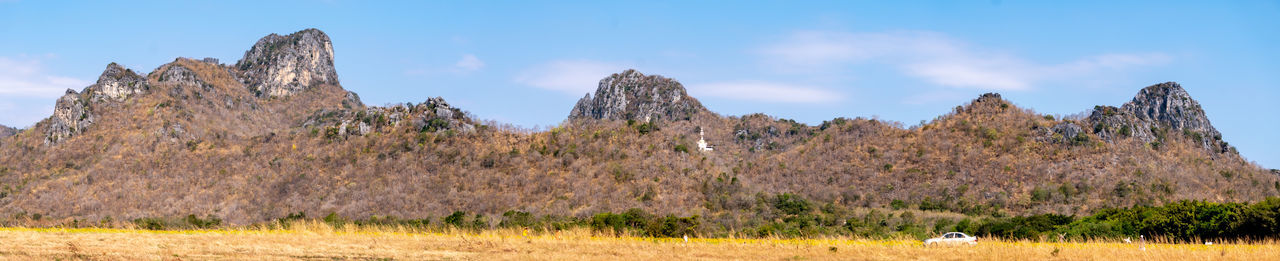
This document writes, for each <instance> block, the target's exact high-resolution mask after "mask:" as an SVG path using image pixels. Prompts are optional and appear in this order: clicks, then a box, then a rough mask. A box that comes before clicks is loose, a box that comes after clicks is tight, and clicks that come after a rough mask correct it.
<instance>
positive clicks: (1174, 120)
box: [1088, 82, 1231, 152]
mask: <svg viewBox="0 0 1280 261" xmlns="http://www.w3.org/2000/svg"><path fill="white" fill-rule="evenodd" d="M1088 119H1089V121H1090V122H1091V123H1093V125H1094V126H1093V132H1094V133H1098V134H1099V136H1101V137H1102V138H1103V139H1105V140H1107V141H1114V140H1115V139H1117V138H1123V137H1134V138H1138V139H1141V140H1142V141H1143V142H1146V143H1151V142H1162V140H1161V138H1160V135H1157V134H1158V133H1157V132H1166V133H1168V132H1172V133H1176V134H1182V135H1186V136H1188V138H1191V140H1192V141H1194V142H1197V143H1200V145H1201V147H1203V148H1205V149H1208V150H1212V151H1219V152H1228V151H1230V149H1231V148H1230V146H1228V145H1227V144H1226V142H1223V141H1222V134H1221V133H1219V132H1218V130H1217V129H1216V128H1214V127H1213V125H1212V124H1210V123H1209V117H1208V116H1206V115H1205V113H1204V109H1203V108H1201V107H1200V103H1199V102H1196V100H1195V99H1192V98H1191V95H1190V94H1188V93H1187V91H1186V90H1185V89H1183V88H1182V86H1181V85H1179V84H1178V83H1176V82H1166V83H1160V84H1156V85H1151V86H1147V87H1146V88H1142V90H1140V91H1138V94H1137V95H1136V96H1134V97H1133V100H1131V101H1129V102H1127V103H1125V104H1124V105H1122V106H1121V107H1119V108H1117V107H1112V106H1097V107H1094V110H1093V112H1092V113H1090V115H1089V118H1088Z"/></svg>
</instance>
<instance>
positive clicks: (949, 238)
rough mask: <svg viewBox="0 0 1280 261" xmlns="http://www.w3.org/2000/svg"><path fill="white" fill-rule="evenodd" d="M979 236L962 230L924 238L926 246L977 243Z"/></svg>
mask: <svg viewBox="0 0 1280 261" xmlns="http://www.w3.org/2000/svg"><path fill="white" fill-rule="evenodd" d="M977 244H978V238H977V237H972V236H969V235H965V234H964V233H960V232H951V233H946V234H943V235H942V236H941V237H936V238H930V239H925V240H924V246H940V245H950V246H954V245H970V246H972V245H977Z"/></svg>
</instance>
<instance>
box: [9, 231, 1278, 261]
mask: <svg viewBox="0 0 1280 261" xmlns="http://www.w3.org/2000/svg"><path fill="white" fill-rule="evenodd" d="M1145 248H1146V249H1145V250H1143V249H1140V248H1139V245H1138V244H1130V243H1119V242H1079V243H1039V242H1025V241H1023V242H1002V241H991V240H980V244H979V245H978V246H974V247H939V248H925V247H922V246H921V245H920V242H919V241H915V240H864V239H848V238H823V239H733V238H711V239H702V238H693V239H689V241H688V242H685V241H684V240H683V239H669V238H663V239H658V238H638V237H625V236H622V237H619V236H612V235H601V234H598V233H593V232H591V231H589V230H585V229H580V230H570V231H561V232H552V233H542V234H529V233H528V232H525V231H522V230H494V231H487V232H482V233H478V234H476V233H467V232H462V231H446V232H439V233H423V232H410V231H407V230H404V229H397V228H373V229H369V228H363V229H354V228H344V229H334V228H332V227H329V226H327V225H325V224H323V223H295V224H294V226H292V229H288V230H272V229H242V230H186V231H149V230H133V229H99V228H72V229H63V228H2V229H0V259H4V260H244V259H254V260H477V259H479V260H583V259H590V260H600V259H608V260H616V259H625V260H714V259H729V260H1280V245H1278V244H1275V243H1274V242H1271V243H1267V244H1214V245H1211V246H1210V245H1187V244H1146V245H1145Z"/></svg>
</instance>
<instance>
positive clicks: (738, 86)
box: [689, 81, 843, 103]
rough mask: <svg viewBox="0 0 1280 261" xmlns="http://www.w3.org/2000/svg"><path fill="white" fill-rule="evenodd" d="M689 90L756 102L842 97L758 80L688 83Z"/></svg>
mask: <svg viewBox="0 0 1280 261" xmlns="http://www.w3.org/2000/svg"><path fill="white" fill-rule="evenodd" d="M689 92H690V93H691V95H692V96H694V97H719V98H725V99H734V100H745V101H758V102H780V103H826V102H834V101H839V100H841V99H843V95H841V94H839V93H835V92H832V91H828V90H824V89H820V88H814V87H809V86H801V85H791V84H783V83H771V82H760V81H741V82H717V83H707V84H697V85H690V86H689Z"/></svg>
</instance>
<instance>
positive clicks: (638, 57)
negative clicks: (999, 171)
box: [0, 0, 1280, 168]
mask: <svg viewBox="0 0 1280 261" xmlns="http://www.w3.org/2000/svg"><path fill="white" fill-rule="evenodd" d="M1112 2H1115V1H1072V2H1071V4H1070V5H1056V4H1052V3H1049V1H939V2H932V1H910V2H905V3H901V2H897V1H877V2H858V1H833V2H826V1H689V2H685V1H680V2H667V1H580V2H579V1H574V2H542V1H466V2H464V1H450V2H427V1H413V2H372V1H207V2H206V1H155V2H131V3H116V2H100V1H92V2H89V1H86V2H62V1H56V2H55V1H30V0H16V1H15V0H0V124H5V125H11V126H19V127H23V126H30V125H31V124H34V123H35V122H36V121H38V120H40V119H42V118H45V117H48V115H50V114H51V112H52V107H53V104H54V101H55V100H56V98H57V97H58V96H59V95H61V93H62V92H63V91H64V90H65V89H66V88H75V89H77V90H78V89H80V88H83V87H85V86H87V85H89V84H91V83H92V82H93V81H94V80H96V78H97V76H98V75H99V74H100V73H101V71H102V70H103V69H104V68H105V66H106V64H107V63H110V62H118V63H121V64H123V65H125V66H127V67H129V68H132V69H134V70H137V71H141V72H149V71H151V70H153V69H154V68H156V67H158V66H159V65H161V64H164V63H167V62H170V61H172V60H173V59H174V58H175V57H193V58H202V57H214V58H219V59H221V60H222V62H224V63H234V62H235V61H236V60H238V59H240V57H242V56H243V54H244V51H246V50H248V49H249V47H250V46H252V45H253V43H254V42H255V41H257V39H258V38H260V37H262V36H265V35H267V34H270V33H280V34H287V33H291V32H295V31H298V30H301V29H304V28H312V27H314V28H319V29H321V30H324V31H325V32H326V33H328V34H329V36H330V37H331V38H332V40H333V42H334V51H335V53H336V58H335V60H336V66H337V67H338V74H339V78H340V80H341V82H342V84H343V86H344V87H346V88H347V89H349V90H352V91H355V92H357V93H359V94H360V95H361V97H362V98H363V99H364V101H365V102H366V103H368V104H372V105H382V104H387V103H396V102H421V101H424V100H426V99H427V98H428V97H434V96H442V97H444V98H445V99H446V100H448V101H450V102H451V103H453V104H454V105H457V106H460V107H462V108H463V109H465V110H468V111H471V112H472V113H474V114H475V115H477V116H478V117H480V118H483V119H491V120H497V121H500V122H508V123H514V124H518V125H522V126H525V127H535V126H539V127H546V126H552V125H556V124H559V123H560V122H561V121H562V120H564V118H565V116H566V115H567V114H568V113H569V110H570V108H571V107H572V106H573V104H574V102H575V101H576V100H577V99H579V98H581V97H582V96H583V95H584V94H586V93H587V92H590V91H591V90H593V89H594V88H595V82H596V81H598V80H599V79H600V78H602V77H605V76H607V74H609V73H612V72H617V71H621V70H623V69H625V68H636V69H639V70H640V71H641V72H644V73H646V74H659V75H664V76H668V77H672V78H675V79H677V80H679V81H681V82H682V83H684V84H685V86H686V87H687V88H688V89H689V92H690V93H691V94H692V95H693V96H694V97H696V98H698V99H699V100H701V101H702V102H703V103H704V104H705V105H706V106H707V107H709V108H711V109H712V110H713V111H716V112H718V113H721V114H725V115H742V114H746V113H753V112H763V113H767V114H771V115H775V116H778V117H783V118H793V119H796V120H799V121H802V122H807V123H811V124H816V123H820V122H821V121H823V120H829V119H831V118H834V117H841V116H843V117H858V116H862V117H878V118H881V119H886V120H894V121H900V122H903V123H905V124H906V125H914V124H917V123H919V122H920V121H922V120H930V119H933V118H934V117H935V116H938V115H941V114H943V113H946V112H947V111H948V110H950V108H953V107H955V106H956V105H960V104H963V103H965V102H967V101H969V100H971V99H973V98H975V97H977V96H978V95H979V94H981V93H985V92H999V93H1001V94H1002V95H1003V96H1004V97H1005V98H1006V99H1008V100H1011V101H1013V102H1014V103H1016V104H1018V105H1019V106H1022V107H1026V108H1032V109H1034V110H1036V111H1037V112H1041V113H1048V114H1059V115H1066V114H1074V113H1079V112H1082V111H1084V110H1086V109H1089V108H1092V107H1093V106H1094V105H1114V106H1119V105H1120V104H1123V103H1124V102H1126V101H1128V100H1129V99H1131V98H1132V97H1133V95H1134V94H1136V93H1137V91H1138V90H1139V89H1140V88H1142V87H1145V86H1148V85H1151V84H1156V83H1160V82H1166V81H1176V82H1179V83H1181V84H1182V85H1183V87H1184V88H1186V89H1187V91H1188V92H1190V93H1191V95H1192V96H1193V97H1194V98H1196V99H1197V100H1199V101H1200V103H1201V104H1202V105H1203V107H1204V108H1205V110H1206V111H1207V113H1208V114H1209V117H1210V120H1211V121H1212V122H1213V124H1214V125H1215V126H1216V127H1217V128H1218V129H1219V130H1220V131H1221V132H1222V133H1223V134H1224V139H1226V140H1227V141H1228V142H1230V143H1231V144H1233V145H1235V146H1237V147H1238V148H1239V150H1240V151H1241V153H1242V154H1244V155H1245V157H1247V158H1248V159H1250V160H1254V161H1257V162H1259V163H1260V164H1261V165H1263V166H1266V167H1270V168H1280V139H1277V138H1275V135H1274V134H1275V133H1276V131H1275V130H1277V129H1280V102H1277V101H1280V86H1278V85H1280V84H1278V83H1280V48H1278V47H1277V46H1280V45H1277V44H1276V43H1277V42H1280V18H1277V17H1280V2H1277V1H1230V2H1229V1H1151V2H1141V1H1132V2H1125V3H1112Z"/></svg>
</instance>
